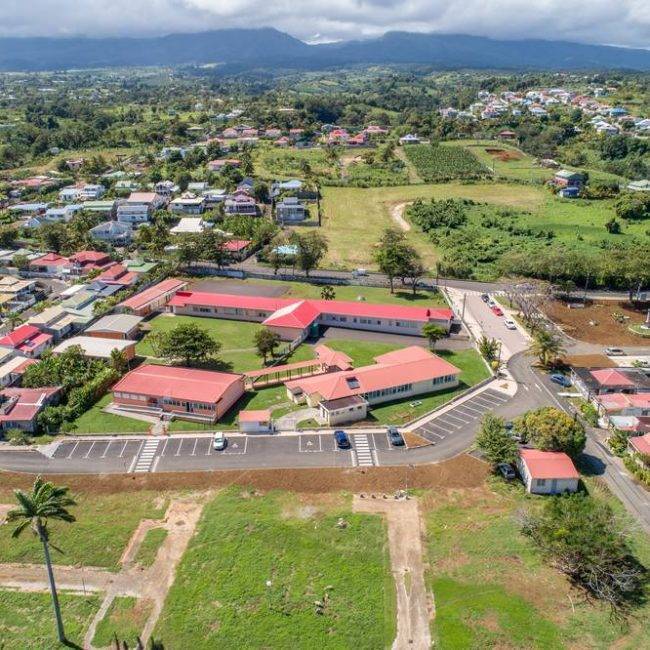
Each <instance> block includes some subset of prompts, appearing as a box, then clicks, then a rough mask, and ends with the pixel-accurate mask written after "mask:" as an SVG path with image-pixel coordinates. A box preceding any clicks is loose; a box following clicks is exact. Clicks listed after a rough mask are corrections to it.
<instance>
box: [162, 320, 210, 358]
mask: <svg viewBox="0 0 650 650" xmlns="http://www.w3.org/2000/svg"><path fill="white" fill-rule="evenodd" d="M158 347H159V350H160V354H161V356H163V357H165V358H167V359H180V360H182V361H183V363H184V364H185V365H186V366H190V365H192V364H194V363H198V362H205V361H207V360H208V359H210V358H214V357H215V356H216V354H217V353H218V352H219V350H220V349H221V343H219V342H218V341H216V340H215V339H214V338H212V336H211V335H210V333H209V332H208V331H207V330H205V329H203V328H202V327H199V325H197V324H196V323H181V324H180V325H176V327H174V328H173V329H171V330H170V331H169V332H163V333H162V334H161V336H160V340H159V343H158Z"/></svg>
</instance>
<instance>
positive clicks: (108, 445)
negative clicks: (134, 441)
mask: <svg viewBox="0 0 650 650" xmlns="http://www.w3.org/2000/svg"><path fill="white" fill-rule="evenodd" d="M112 444H113V443H112V442H109V443H108V444H107V445H106V449H104V453H103V454H102V455H101V456H100V458H106V454H107V453H108V448H109V447H110V446H111V445H112Z"/></svg>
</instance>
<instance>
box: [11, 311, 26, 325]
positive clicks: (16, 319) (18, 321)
mask: <svg viewBox="0 0 650 650" xmlns="http://www.w3.org/2000/svg"><path fill="white" fill-rule="evenodd" d="M24 322H25V321H24V319H23V318H22V317H21V316H19V315H18V314H17V313H16V312H15V311H12V312H9V313H8V314H7V325H9V329H15V328H16V327H18V325H22V324H23V323H24Z"/></svg>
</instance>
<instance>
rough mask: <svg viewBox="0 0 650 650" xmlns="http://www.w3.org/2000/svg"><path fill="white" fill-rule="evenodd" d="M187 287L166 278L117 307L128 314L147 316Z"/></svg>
mask: <svg viewBox="0 0 650 650" xmlns="http://www.w3.org/2000/svg"><path fill="white" fill-rule="evenodd" d="M186 285H187V282H185V281H184V280H178V279H177V278H168V279H167V280H163V281H162V282H159V283H158V284H155V285H154V286H153V287H149V288H148V289H145V290H144V291H141V292H140V293H136V294H135V296H131V297H130V298H127V299H126V300H124V301H122V302H121V303H120V304H119V305H118V307H119V308H120V309H121V310H122V311H125V312H127V313H129V314H135V315H136V316H147V315H148V314H150V313H151V312H154V311H156V310H158V309H161V308H162V307H164V306H165V305H166V304H167V303H168V301H169V300H170V299H171V298H172V296H173V295H174V294H175V293H176V292H177V291H178V290H180V289H183V288H184V287H185V286H186Z"/></svg>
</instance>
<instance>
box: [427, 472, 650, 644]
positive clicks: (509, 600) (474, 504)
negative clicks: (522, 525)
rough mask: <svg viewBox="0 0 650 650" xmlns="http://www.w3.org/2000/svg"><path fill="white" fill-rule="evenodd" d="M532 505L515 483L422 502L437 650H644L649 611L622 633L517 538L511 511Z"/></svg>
mask: <svg viewBox="0 0 650 650" xmlns="http://www.w3.org/2000/svg"><path fill="white" fill-rule="evenodd" d="M531 502H532V503H534V502H536V499H535V498H533V497H527V496H525V492H524V490H523V487H522V486H521V485H519V484H518V483H517V484H513V485H512V486H507V485H504V484H503V483H502V482H501V481H500V480H496V479H490V481H488V483H487V484H486V486H484V487H481V488H478V489H475V490H471V491H470V490H466V491H462V492H455V493H452V492H450V493H448V494H447V495H446V497H442V496H441V495H438V494H436V495H435V497H434V496H431V497H430V498H427V499H426V500H425V502H424V503H425V504H426V507H425V508H424V510H425V511H426V518H427V532H428V557H429V563H430V570H429V577H428V582H429V585H430V587H431V589H432V590H433V592H434V594H435V599H436V618H435V621H434V623H433V624H432V631H433V636H434V639H435V643H436V646H438V647H442V648H445V649H453V650H455V649H459V650H460V649H464V648H487V647H508V648H539V649H540V650H541V649H544V650H546V649H548V648H611V647H617V648H630V649H632V648H640V647H647V645H648V643H649V642H650V635H649V634H648V631H647V629H644V627H643V625H644V622H645V621H647V615H648V611H650V607H648V606H647V605H646V606H645V607H644V608H643V609H642V611H639V612H637V615H636V616H635V617H634V618H632V619H631V620H630V623H629V626H628V627H623V628H621V626H620V625H619V624H618V623H616V622H615V621H612V620H611V619H610V617H609V611H608V610H607V609H606V608H604V607H600V606H598V605H596V604H593V603H590V602H588V601H585V599H584V598H582V597H581V596H580V595H579V594H578V593H577V592H575V591H573V590H572V589H571V588H570V585H569V583H568V581H567V580H566V579H565V578H564V577H563V576H562V575H561V574H560V573H559V572H557V571H556V570H555V569H553V568H552V567H550V566H549V565H548V564H547V563H546V562H545V561H544V560H543V559H542V558H541V556H540V554H539V552H538V551H537V549H536V548H535V547H534V546H533V545H532V543H531V542H530V540H529V539H527V538H525V537H524V536H522V535H521V534H520V532H519V529H518V524H517V520H516V512H517V510H518V509H519V508H520V507H521V506H522V505H523V504H525V503H531ZM646 539H647V538H646ZM647 548H648V547H647V545H646V549H645V555H646V556H647V555H648V552H647ZM638 551H639V552H643V550H642V548H641V546H640V545H639V547H638ZM642 559H644V558H642ZM646 559H647V557H646Z"/></svg>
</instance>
